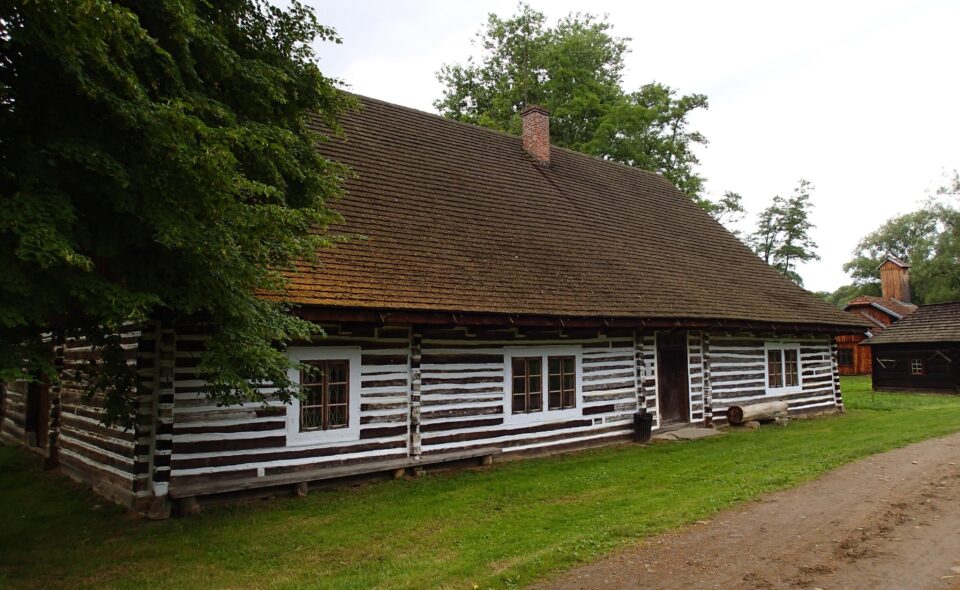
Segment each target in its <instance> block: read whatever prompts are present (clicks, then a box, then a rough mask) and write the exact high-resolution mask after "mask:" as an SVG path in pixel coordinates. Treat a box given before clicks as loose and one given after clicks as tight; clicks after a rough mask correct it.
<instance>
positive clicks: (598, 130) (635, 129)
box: [434, 4, 737, 215]
mask: <svg viewBox="0 0 960 590" xmlns="http://www.w3.org/2000/svg"><path fill="white" fill-rule="evenodd" d="M612 28H613V25H612V24H610V23H609V22H608V21H607V19H606V18H605V17H604V18H597V17H596V16H594V15H591V14H582V13H574V14H570V15H568V16H567V17H566V18H563V19H561V20H560V21H559V22H558V23H557V24H556V25H555V26H553V27H548V26H547V24H546V18H545V16H544V14H543V13H541V12H538V11H536V10H533V9H532V8H530V7H529V6H527V5H526V4H520V6H519V9H518V12H517V14H515V15H514V16H513V17H511V18H506V19H504V18H500V17H499V16H497V15H496V14H490V15H489V16H488V18H487V24H486V27H485V28H484V29H483V30H482V31H480V32H479V33H478V34H477V40H478V45H479V48H480V50H481V54H480V56H479V57H478V58H477V59H474V58H473V57H471V58H470V59H469V60H468V61H467V62H466V63H465V64H446V65H444V66H443V67H442V68H441V70H440V72H439V73H438V74H437V77H438V79H439V80H440V82H442V83H443V85H444V86H445V89H444V91H443V98H441V99H439V100H437V101H436V102H435V103H434V106H435V107H436V108H437V110H439V111H440V112H441V113H442V114H443V115H444V116H446V117H450V118H453V119H457V120H460V121H466V122H468V123H473V124H476V125H483V126H485V127H490V128H493V129H498V130H500V131H505V132H508V133H514V134H519V133H520V131H521V121H520V112H521V111H522V110H523V108H524V107H525V106H527V105H531V104H537V105H540V106H543V107H545V108H547V109H548V110H550V112H551V119H550V131H551V140H552V142H553V143H554V144H555V145H558V146H560V147H566V148H570V149H573V150H577V151H580V152H584V153H587V154H591V155H594V156H598V157H601V158H605V159H609V160H613V161H615V162H620V163H623V164H628V165H631V166H637V167H639V168H643V169H644V170H651V171H654V172H658V173H660V174H663V175H664V176H665V177H666V178H668V179H669V180H670V181H671V182H673V183H674V184H675V185H676V186H677V187H679V188H680V190H682V191H683V192H684V193H686V194H687V195H689V196H690V197H691V198H693V199H694V200H696V201H697V202H698V203H700V204H701V205H702V206H704V208H706V209H707V210H708V211H710V212H711V213H716V214H720V215H722V214H725V213H727V212H728V211H729V206H730V202H729V200H728V201H727V202H726V204H724V201H721V202H719V203H711V202H710V201H709V200H708V199H706V198H705V197H704V196H703V194H702V193H703V178H702V177H701V176H700V175H699V174H698V173H697V171H696V166H697V164H698V163H699V162H698V160H697V157H696V155H695V153H694V147H695V146H696V145H705V144H706V143H707V140H706V138H705V137H704V136H703V135H702V134H700V133H698V132H696V131H691V130H690V129H689V122H688V117H689V115H690V113H693V112H695V111H697V110H700V109H705V108H707V97H706V96H704V95H702V94H690V95H684V96H678V95H677V92H676V90H674V89H672V88H670V87H669V86H665V85H663V84H660V83H656V82H653V83H650V84H646V85H644V86H642V87H641V88H640V89H638V90H636V91H634V92H627V91H625V90H624V89H623V69H624V56H625V55H626V54H627V52H628V51H629V49H628V47H627V43H628V42H629V41H630V39H628V38H625V37H616V36H614V35H613V33H612ZM736 211H737V210H736V209H735V210H733V213H736Z"/></svg>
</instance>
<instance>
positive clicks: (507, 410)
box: [503, 345, 583, 424]
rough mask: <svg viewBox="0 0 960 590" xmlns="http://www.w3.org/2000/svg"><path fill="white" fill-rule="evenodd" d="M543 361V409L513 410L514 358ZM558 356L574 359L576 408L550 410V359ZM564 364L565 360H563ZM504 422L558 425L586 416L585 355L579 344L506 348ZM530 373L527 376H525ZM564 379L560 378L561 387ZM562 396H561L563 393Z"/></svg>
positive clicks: (541, 372) (568, 405)
mask: <svg viewBox="0 0 960 590" xmlns="http://www.w3.org/2000/svg"><path fill="white" fill-rule="evenodd" d="M534 357H536V358H539V359H540V379H541V386H540V395H541V409H540V410H536V411H519V412H516V411H514V409H513V408H514V359H530V358H534ZM556 357H572V358H573V381H574V387H573V391H572V394H573V396H572V397H573V400H572V401H573V405H570V404H565V405H566V406H567V407H561V408H550V399H549V391H550V389H549V385H550V359H551V358H556ZM561 363H562V361H561ZM503 370H504V379H503V393H504V400H505V403H504V422H505V423H507V424H529V423H537V422H555V421H559V420H568V419H571V418H579V417H582V416H583V354H582V349H581V347H580V346H579V345H556V346H524V347H512V346H511V347H505V348H504V368H503ZM526 374H528V373H525V375H526ZM562 381H563V377H561V385H562ZM561 397H562V393H561Z"/></svg>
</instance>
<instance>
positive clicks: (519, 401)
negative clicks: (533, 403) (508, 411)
mask: <svg viewBox="0 0 960 590" xmlns="http://www.w3.org/2000/svg"><path fill="white" fill-rule="evenodd" d="M526 411H527V396H526V395H523V394H520V395H514V396H513V413H514V414H516V413H520V412H526Z"/></svg>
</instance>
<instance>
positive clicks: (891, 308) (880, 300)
mask: <svg viewBox="0 0 960 590" xmlns="http://www.w3.org/2000/svg"><path fill="white" fill-rule="evenodd" d="M858 305H872V306H874V307H878V308H879V309H881V310H883V311H886V312H890V313H892V314H893V315H895V316H897V319H900V318H902V317H906V316H908V315H910V314H911V313H913V312H914V311H916V310H917V306H916V305H914V304H912V303H904V302H903V301H898V300H896V299H893V298H891V297H877V296H876V295H860V296H859V297H856V298H855V299H853V300H852V301H850V303H848V304H847V305H846V307H845V308H844V309H846V310H848V311H849V310H850V308H851V307H857V306H858Z"/></svg>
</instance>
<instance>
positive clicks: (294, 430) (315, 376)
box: [287, 346, 360, 445]
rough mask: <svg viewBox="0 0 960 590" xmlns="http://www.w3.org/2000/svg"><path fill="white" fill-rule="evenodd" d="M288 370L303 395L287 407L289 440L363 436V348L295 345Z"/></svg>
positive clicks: (291, 442) (329, 440) (340, 439)
mask: <svg viewBox="0 0 960 590" xmlns="http://www.w3.org/2000/svg"><path fill="white" fill-rule="evenodd" d="M287 354H288V355H289V357H290V360H291V361H293V363H294V364H297V365H300V366H298V367H295V368H291V369H290V370H289V372H288V375H289V376H290V381H292V382H293V383H295V384H298V385H299V386H300V395H299V397H297V398H295V399H294V400H293V402H292V404H291V405H290V407H288V408H287V444H288V445H308V444H324V443H334V442H343V441H352V440H359V439H360V348H359V347H324V346H310V347H307V346H304V347H292V348H290V349H289V350H288V351H287Z"/></svg>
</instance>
